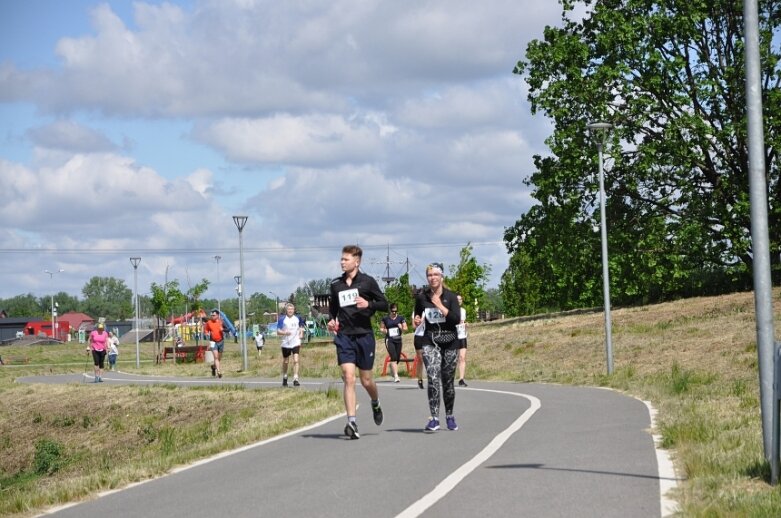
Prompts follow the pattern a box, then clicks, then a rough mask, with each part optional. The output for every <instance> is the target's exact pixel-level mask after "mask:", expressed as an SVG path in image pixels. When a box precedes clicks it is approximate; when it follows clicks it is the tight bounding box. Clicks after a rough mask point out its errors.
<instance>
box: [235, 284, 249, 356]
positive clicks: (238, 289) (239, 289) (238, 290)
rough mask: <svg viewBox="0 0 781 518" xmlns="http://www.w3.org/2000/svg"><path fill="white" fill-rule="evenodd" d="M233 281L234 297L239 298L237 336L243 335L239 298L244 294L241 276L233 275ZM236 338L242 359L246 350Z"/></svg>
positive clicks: (242, 312)
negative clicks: (234, 283) (234, 284)
mask: <svg viewBox="0 0 781 518" xmlns="http://www.w3.org/2000/svg"><path fill="white" fill-rule="evenodd" d="M233 280H234V281H236V295H237V296H238V298H239V334H243V333H242V329H244V328H243V326H242V322H243V321H244V310H243V309H242V307H241V297H242V295H243V294H244V290H243V289H242V285H241V280H242V279H241V275H234V276H233ZM237 338H239V347H240V348H241V355H242V357H244V356H245V354H244V352H245V350H246V347H245V344H244V340H242V339H241V338H240V337H237ZM246 369H247V367H246V365H245V366H244V370H246Z"/></svg>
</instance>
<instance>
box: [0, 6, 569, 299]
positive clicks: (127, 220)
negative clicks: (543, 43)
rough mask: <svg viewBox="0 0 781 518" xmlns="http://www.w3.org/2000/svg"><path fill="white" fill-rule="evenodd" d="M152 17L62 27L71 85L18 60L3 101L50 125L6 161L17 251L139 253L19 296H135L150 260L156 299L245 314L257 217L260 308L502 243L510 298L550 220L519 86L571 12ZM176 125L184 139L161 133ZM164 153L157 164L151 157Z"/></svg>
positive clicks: (523, 9)
mask: <svg viewBox="0 0 781 518" xmlns="http://www.w3.org/2000/svg"><path fill="white" fill-rule="evenodd" d="M133 5H134V8H133V13H134V19H133V20H126V19H122V18H121V17H120V15H119V14H117V13H116V12H114V11H112V9H111V7H109V5H108V4H101V5H99V6H98V7H96V8H94V9H93V11H91V27H92V30H91V31H90V32H87V33H79V32H74V31H73V30H71V29H70V28H69V27H68V26H66V25H62V26H58V25H57V24H56V23H54V24H53V26H54V27H57V30H59V31H60V33H59V34H58V37H59V40H58V43H57V45H56V47H55V48H52V49H49V51H50V52H56V55H57V56H58V58H59V59H60V62H59V65H58V66H54V67H51V66H49V67H42V68H39V69H35V70H23V69H21V68H20V66H18V65H17V64H16V63H15V62H14V60H13V59H9V60H5V61H3V59H2V56H3V54H0V61H2V63H1V64H0V102H3V103H9V104H10V103H19V102H21V103H30V104H32V105H33V106H34V107H35V109H36V110H37V114H36V118H35V120H34V121H33V122H31V123H27V124H26V125H20V127H19V128H18V129H17V128H14V129H13V134H19V135H23V136H25V137H26V138H27V145H28V146H29V149H30V152H29V153H28V155H29V159H14V160H10V159H7V157H6V158H2V157H0V177H1V178H3V182H4V187H5V188H6V189H5V192H6V193H7V195H8V201H7V202H6V203H4V204H3V205H0V217H2V218H3V221H4V225H5V228H4V229H3V230H2V231H0V238H2V239H3V242H4V243H6V244H5V245H4V246H5V247H19V248H36V247H37V248H52V249H57V250H82V249H84V250H88V249H89V248H90V247H92V248H95V247H98V248H101V249H106V250H108V251H110V250H117V252H116V253H109V252H107V253H106V254H105V255H102V254H90V253H84V254H77V253H74V252H66V253H60V254H59V255H58V254H52V255H41V256H39V255H35V254H33V255H32V258H29V257H24V258H22V257H19V258H17V257H16V256H10V257H11V259H12V261H8V262H13V263H14V264H13V265H10V264H9V266H8V269H7V271H8V272H9V273H8V274H7V278H4V279H5V280H6V282H4V283H2V284H1V285H2V286H3V288H2V290H0V297H2V296H4V295H5V296H13V295H15V294H18V293H25V292H28V291H31V290H34V291H36V292H41V291H44V292H46V290H48V289H49V287H48V282H47V281H48V280H49V279H48V277H45V278H43V277H44V276H42V275H38V274H29V272H28V271H27V270H30V269H31V268H33V269H35V270H36V272H37V271H38V270H42V269H43V268H49V269H51V268H53V267H56V266H59V267H63V268H65V269H66V270H67V272H68V274H67V275H64V276H63V278H62V279H61V281H60V282H61V283H62V285H63V287H64V286H65V285H66V283H69V284H68V288H69V289H68V291H71V292H73V293H78V292H79V290H80V288H81V286H83V284H84V283H85V282H86V281H87V280H88V279H89V277H90V276H91V275H98V274H99V275H114V276H119V277H122V276H125V277H124V278H126V279H129V278H131V275H132V270H131V269H130V268H129V265H128V260H127V256H128V254H129V253H130V250H136V252H133V253H134V254H136V253H137V254H139V255H141V256H142V257H143V260H142V265H141V267H140V269H139V277H140V278H139V284H140V285H141V286H143V285H147V286H148V285H149V283H150V282H158V283H159V282H162V277H163V276H164V275H165V271H166V269H167V268H168V270H169V275H170V276H174V277H178V278H179V279H180V280H181V281H182V283H183V284H184V277H185V275H189V276H190V278H191V279H193V280H195V279H200V278H202V277H209V278H210V279H211V281H212V283H213V284H212V289H213V290H214V292H213V293H211V295H215V294H217V293H219V294H220V295H221V296H222V297H228V296H230V295H231V291H230V290H231V289H232V286H231V284H232V277H233V275H235V274H237V273H238V272H237V271H235V270H236V269H237V267H238V266H237V263H238V254H237V253H236V247H237V231H236V229H235V227H234V226H233V224H232V222H231V218H230V216H231V215H232V214H237V213H239V212H244V213H247V214H248V215H249V216H250V220H249V223H248V225H247V228H246V229H245V233H244V243H245V247H247V248H248V250H249V251H248V257H249V259H247V258H245V269H246V272H245V275H246V277H247V279H248V286H249V288H248V289H249V290H250V292H252V291H268V290H274V291H275V292H277V293H278V294H279V295H282V296H286V295H287V294H288V293H290V292H291V291H293V290H294V289H295V287H296V285H298V284H299V283H301V282H302V281H304V280H308V279H311V278H324V277H327V276H334V275H336V274H338V271H339V265H338V258H339V251H340V249H341V247H342V246H343V245H344V244H346V243H352V242H357V243H360V244H361V245H362V246H364V247H365V249H366V254H365V261H364V266H365V267H366V269H367V270H370V271H373V273H381V270H382V266H381V260H382V259H383V258H384V257H385V254H386V253H387V252H386V250H385V248H384V247H385V246H387V245H388V244H390V245H391V247H395V248H397V249H396V250H392V251H391V254H396V253H398V254H409V256H410V258H411V259H410V260H411V264H412V265H413V267H414V265H415V264H424V263H426V262H428V261H431V260H433V259H438V260H441V261H443V262H445V263H446V264H447V265H449V264H453V263H456V262H457V261H458V251H459V249H460V247H461V246H463V245H464V244H466V242H467V241H472V242H473V243H486V244H480V245H476V247H475V253H476V255H477V256H478V260H480V261H481V262H482V261H490V262H491V263H492V264H493V265H494V276H493V280H492V282H493V284H496V282H498V279H499V276H500V275H501V272H502V271H503V270H504V268H505V267H506V260H507V258H506V254H505V253H504V247H503V245H502V244H501V243H500V241H501V238H502V233H503V229H504V227H505V226H508V225H512V224H513V223H514V221H515V220H516V219H517V218H518V217H519V216H520V214H522V213H523V211H525V210H527V209H528V207H529V206H530V203H531V199H530V197H529V194H528V189H527V188H526V187H525V186H523V185H522V183H521V181H522V179H523V178H524V177H525V176H526V175H527V174H528V173H529V172H530V171H531V169H532V167H533V166H532V163H531V156H532V155H533V154H534V153H544V152H545V151H544V146H543V139H544V137H545V135H546V134H547V127H546V124H547V122H546V121H544V120H543V119H540V118H539V117H538V118H532V117H531V116H530V115H529V113H528V112H529V110H528V106H527V105H526V102H525V96H526V93H525V92H524V91H523V88H524V86H523V83H522V80H521V78H518V77H515V76H512V75H511V74H510V71H511V69H512V67H513V65H514V64H515V62H516V60H517V59H518V58H520V57H522V55H523V52H524V50H525V46H526V42H527V41H528V40H529V38H530V37H540V36H541V34H542V29H543V27H544V25H546V24H552V23H557V21H558V18H559V14H560V6H559V5H557V3H555V2H538V1H532V0H528V1H522V2H517V1H510V0H486V1H484V2H470V1H467V0H457V1H445V0H424V1H420V2H409V1H401V2H377V1H363V0H361V1H358V0H334V1H333V2H276V1H272V0H200V1H198V0H196V1H195V2H193V3H192V4H191V3H189V2H187V3H183V4H182V5H177V2H176V1H172V2H165V3H160V4H157V3H155V4H152V3H144V2H136V3H134V4H133ZM63 23H64V22H63ZM55 39H56V38H53V39H52V40H51V41H54V40H55ZM52 115H55V117H52ZM52 120H54V121H55V122H52ZM76 121H82V122H76ZM83 121H87V122H83ZM172 121H175V122H176V123H177V124H171V126H175V125H176V126H177V129H176V130H175V131H176V134H175V135H167V134H166V132H165V131H164V130H161V129H159V128H160V126H163V125H162V124H161V125H160V126H158V125H157V124H158V122H164V123H171V122H172ZM119 122H121V123H122V124H121V125H120V124H117V126H119V129H118V128H112V123H119ZM183 127H184V128H185V129H182V128H183ZM94 128H100V130H97V129H94ZM134 128H135V129H134ZM145 128H154V129H155V130H156V131H150V132H149V133H145ZM112 130H113V131H112ZM134 130H135V131H137V132H138V133H135V134H134V133H133V131H134ZM171 131H174V130H171ZM148 134H153V135H154V136H155V138H157V137H158V135H159V142H157V141H155V142H153V143H152V145H153V146H156V147H157V148H158V149H154V150H153V151H154V152H150V151H149V150H148V149H147V150H146V152H143V146H144V145H146V146H149V143H148V142H146V141H145V139H144V138H141V137H144V136H147V135H148ZM9 142H10V139H9ZM127 142H132V143H133V145H132V146H129V145H127V144H126V143H127ZM115 143H120V145H121V148H120V149H118V147H117V145H116V144H115ZM19 155H23V154H22V153H19ZM158 155H162V156H165V157H166V160H165V161H160V163H153V161H154V158H149V157H150V156H151V157H156V156H158ZM212 156H217V157H218V158H217V159H214V160H212V161H211V162H207V160H210V159H212ZM191 157H196V158H195V159H193V160H188V162H187V164H188V166H187V167H185V166H182V165H181V164H180V162H182V161H183V159H184V158H188V159H190V158H191ZM201 157H205V158H202V159H201ZM199 159H201V162H199V161H198V160H199ZM161 164H162V165H161ZM139 250H140V252H138V251H139ZM144 250H148V251H149V252H144ZM155 250H157V251H156V252H155ZM217 253H219V255H221V256H222V257H223V260H222V265H221V268H222V280H221V282H220V286H218V285H216V284H215V281H216V279H215V273H216V267H215V264H214V260H213V256H214V255H215V254H217ZM2 257H3V258H4V260H5V259H6V258H8V257H9V256H8V255H3V256H2ZM53 263H56V264H53ZM418 280H419V281H420V280H422V277H420V278H419V279H418Z"/></svg>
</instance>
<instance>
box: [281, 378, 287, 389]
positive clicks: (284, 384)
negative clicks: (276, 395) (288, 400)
mask: <svg viewBox="0 0 781 518" xmlns="http://www.w3.org/2000/svg"><path fill="white" fill-rule="evenodd" d="M282 386H283V387H287V378H282Z"/></svg>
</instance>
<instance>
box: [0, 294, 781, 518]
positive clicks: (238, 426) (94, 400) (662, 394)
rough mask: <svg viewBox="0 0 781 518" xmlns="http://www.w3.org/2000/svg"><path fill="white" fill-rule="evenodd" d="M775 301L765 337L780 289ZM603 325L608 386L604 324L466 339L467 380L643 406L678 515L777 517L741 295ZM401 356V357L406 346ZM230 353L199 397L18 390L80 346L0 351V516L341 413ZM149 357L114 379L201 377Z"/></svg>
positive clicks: (331, 363)
mask: <svg viewBox="0 0 781 518" xmlns="http://www.w3.org/2000/svg"><path fill="white" fill-rule="evenodd" d="M774 301H775V323H776V329H777V330H778V329H779V327H781V302H779V290H778V289H776V290H775V291H774ZM613 326H614V327H613V349H614V365H615V372H614V374H613V375H612V376H607V375H606V369H605V350H604V349H605V348H604V334H603V333H604V327H603V316H602V313H592V314H579V315H563V316H555V317H547V318H535V319H511V320H507V321H502V322H497V323H491V324H482V325H478V324H475V325H472V326H471V327H470V339H469V357H468V367H467V378H468V379H481V380H503V381H516V382H547V383H562V384H571V385H596V386H605V387H611V388H614V389H616V390H619V391H622V392H625V393H627V394H631V395H633V396H636V397H639V398H641V399H644V400H648V401H651V402H652V404H653V405H654V406H655V407H656V408H657V409H658V410H659V415H658V416H657V420H658V423H657V424H658V430H656V433H658V434H659V435H660V436H661V437H662V440H663V442H664V445H665V447H668V448H670V449H671V450H672V454H673V459H674V462H675V464H676V469H677V470H678V472H679V476H681V477H682V478H684V479H685V482H683V483H682V484H681V486H680V488H679V490H678V491H677V493H676V494H675V495H674V497H675V499H676V500H677V501H678V502H679V505H680V508H681V514H682V515H683V516H709V517H710V516H713V517H720V516H725V517H726V516H730V517H731V516H757V517H759V516H763V517H764V516H781V490H779V488H778V487H772V486H770V485H769V466H768V464H767V463H766V462H765V460H764V453H763V450H762V433H761V420H760V413H759V389H758V373H757V352H756V329H755V320H754V301H753V295H752V294H751V293H738V294H732V295H726V296H722V297H713V298H696V299H687V300H681V301H676V302H670V303H665V304H658V305H653V306H644V307H637V308H623V309H621V308H619V309H615V310H614V311H613ZM779 334H781V333H779V332H777V333H776V336H779ZM404 348H405V351H406V352H407V353H408V354H409V355H411V354H412V346H411V337H409V336H405V345H404ZM227 349H228V353H227V360H226V362H225V365H224V371H225V373H226V375H225V378H224V380H223V381H224V384H223V385H222V386H221V387H219V388H210V389H205V388H178V387H175V386H172V385H161V386H156V387H118V386H106V385H107V384H100V385H93V384H72V385H64V386H50V385H25V384H19V383H15V382H14V379H15V378H17V377H19V376H22V375H30V374H49V373H52V374H53V373H80V372H83V371H85V369H86V370H87V371H89V370H90V369H91V367H90V366H89V365H88V364H87V357H86V356H85V354H84V349H83V346H79V345H76V344H64V345H56V346H24V347H21V346H8V347H3V348H0V355H2V357H3V358H4V359H5V360H11V363H10V364H8V365H7V366H5V367H0V515H2V516H29V515H32V514H35V513H36V512H40V511H41V510H43V509H45V508H46V507H49V506H51V505H55V504H59V503H64V502H69V501H73V500H78V499H82V498H86V497H88V496H89V495H91V494H94V493H95V492H98V491H101V490H105V489H110V488H116V487H121V486H123V485H125V484H127V483H129V482H133V481H136V480H141V479H144V478H148V477H152V476H155V475H158V474H161V473H164V472H166V471H167V470H169V469H170V468H171V467H173V466H176V465H180V464H185V463H188V462H191V461H193V460H195V459H198V458H203V457H205V456H208V455H210V454H213V453H215V452H218V451H223V450H225V449H228V448H233V447H236V446H239V445H242V444H248V443H251V442H254V441H257V440H260V439H263V438H267V437H271V436H274V435H277V434H279V433H282V432H284V431H287V430H292V429H295V428H298V427H300V426H302V425H304V424H307V423H310V422H314V421H316V420H319V419H322V418H324V417H326V416H330V415H335V414H337V413H340V412H342V401H341V390H340V389H339V388H338V387H337V388H329V389H325V390H323V391H321V392H309V391H297V390H283V389H281V388H273V389H262V390H245V389H243V388H241V387H240V386H238V385H236V384H234V383H231V380H238V379H241V378H242V377H245V376H263V377H279V364H280V361H281V358H280V353H279V350H278V348H277V343H276V342H275V341H274V340H273V339H271V340H269V341H268V342H267V345H266V350H265V352H264V353H263V355H262V357H261V358H260V359H258V358H257V356H256V355H255V350H254V347H252V346H250V354H249V359H250V368H249V370H248V371H246V372H239V371H240V370H241V367H242V364H243V362H242V358H241V356H240V355H239V353H238V346H237V345H235V344H228V345H227ZM334 356H335V355H334V351H333V347H332V345H331V344H330V343H328V342H321V343H313V344H310V345H308V346H306V347H305V348H304V351H303V352H302V370H301V375H302V377H303V378H317V377H323V378H331V379H336V378H338V376H339V371H338V368H337V366H336V362H335V358H334ZM382 358H384V354H378V362H377V365H376V366H375V367H376V372H377V373H379V371H380V370H381V368H382V364H381V362H380V361H379V360H381V359H382ZM153 359H154V345H153V344H142V355H141V360H142V362H141V367H140V369H136V367H135V343H133V344H127V345H123V346H122V348H121V354H120V360H121V361H120V364H119V368H120V370H122V371H125V372H138V373H145V374H175V375H177V376H193V377H198V376H205V375H208V373H209V371H208V368H207V367H206V366H205V365H204V364H193V363H184V364H182V363H178V364H175V365H174V364H173V363H170V362H168V363H166V364H165V365H157V364H155V363H154V361H153ZM25 362H26V363H25ZM401 371H402V373H403V372H405V369H401ZM174 445H176V447H174Z"/></svg>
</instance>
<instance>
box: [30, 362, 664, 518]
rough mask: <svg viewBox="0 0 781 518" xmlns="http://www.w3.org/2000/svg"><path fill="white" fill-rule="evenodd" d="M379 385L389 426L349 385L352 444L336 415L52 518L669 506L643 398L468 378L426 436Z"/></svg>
mask: <svg viewBox="0 0 781 518" xmlns="http://www.w3.org/2000/svg"><path fill="white" fill-rule="evenodd" d="M91 379H92V377H91V376H89V377H83V376H82V375H56V376H36V377H33V376H31V377H27V378H20V379H19V380H18V381H21V382H29V383H73V382H76V383H79V382H86V381H89V380H91ZM104 380H105V382H104V383H102V384H100V385H99V387H100V389H101V390H110V389H111V386H112V385H115V384H131V383H132V384H159V383H177V384H182V385H191V386H192V385H211V384H216V383H231V384H234V383H236V384H245V385H247V386H248V387H253V388H269V387H278V386H279V381H278V380H267V379H265V380H264V379H246V378H242V379H235V380H233V379H230V378H224V379H223V380H214V379H212V378H186V379H185V378H173V377H156V376H135V375H128V374H124V373H106V376H104ZM329 384H330V385H341V382H336V381H333V380H326V381H320V380H316V381H308V380H303V387H302V388H303V389H314V390H318V389H320V390H322V389H324V388H326V387H327V386H328V385H329ZM378 386H379V387H380V400H381V402H382V406H383V410H384V413H385V422H384V423H383V424H382V425H381V426H379V427H378V426H375V425H374V422H373V421H372V417H371V410H370V408H369V404H368V396H367V395H366V393H365V391H364V390H363V388H361V387H358V391H359V392H358V402H359V404H360V407H359V409H358V425H359V429H360V433H361V438H360V439H359V440H348V439H346V437H345V436H344V435H343V432H342V430H343V429H344V424H345V419H344V415H340V416H335V417H333V418H331V419H326V420H324V421H322V422H319V423H315V424H314V425H312V426H308V427H306V428H303V429H300V430H296V431H294V432H291V433H288V434H285V435H282V436H279V437H275V438H273V439H270V440H266V441H263V442H260V443H257V444H253V445H250V446H247V447H244V448H241V449H238V450H234V451H232V452H226V453H223V454H220V455H217V456H215V457H212V458H209V459H204V460H203V461H200V462H197V463H195V464H193V465H190V466H184V467H181V468H178V469H176V470H174V471H173V472H172V473H170V474H168V475H165V476H163V477H159V478H156V479H153V480H150V481H146V482H143V483H139V484H134V485H132V486H130V487H127V488H123V489H121V490H117V491H112V492H109V493H105V494H102V495H101V496H100V497H99V498H95V499H92V500H89V501H86V502H82V503H78V504H75V505H70V506H65V507H63V508H58V509H53V510H50V511H48V512H47V515H52V516H56V517H60V518H65V517H80V518H84V517H87V518H90V517H95V518H98V517H101V518H103V517H105V516H110V515H118V516H123V517H150V516H165V517H168V518H175V517H187V518H194V517H200V516H231V517H237V518H238V517H264V516H269V517H270V516H283V515H287V516H296V517H310V516H317V517H344V516H372V517H384V516H398V517H414V516H426V517H453V516H465V517H466V516H491V517H504V516H508V517H509V516H513V517H517V516H534V517H553V516H562V517H571V516H578V517H591V516H593V517H622V518H623V517H627V516H631V517H646V516H647V517H659V516H664V515H666V514H668V513H669V512H671V511H673V510H674V508H672V507H670V506H669V502H666V501H665V499H664V498H660V492H664V491H666V488H667V487H669V486H671V485H674V482H675V480H674V475H673V474H672V473H671V472H669V469H668V466H667V463H666V462H657V456H658V453H659V452H658V451H657V450H656V448H655V446H654V440H653V437H652V435H651V431H650V429H651V417H650V415H649V409H648V407H647V406H646V405H645V404H644V403H643V402H642V401H638V400H636V399H634V398H631V397H628V396H625V395H622V394H620V393H617V392H614V391H611V390H605V389H599V388H583V387H567V386H560V385H538V384H515V383H488V382H470V384H469V387H468V388H458V389H457V393H456V408H455V415H456V418H457V420H458V425H459V430H458V431H455V432H451V431H448V430H446V429H443V430H442V431H439V432H437V433H434V434H426V433H423V431H422V430H423V427H424V425H425V424H426V421H427V420H428V404H427V401H426V395H425V391H424V390H419V389H418V388H417V385H416V384H415V383H414V381H412V382H410V381H406V380H405V381H404V382H402V383H399V384H394V383H390V382H387V381H378ZM340 389H341V387H340ZM288 390H299V389H295V388H290V389H288ZM442 417H444V416H442ZM443 421H444V419H443ZM443 425H444V422H443ZM660 466H662V469H661V470H660Z"/></svg>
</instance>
